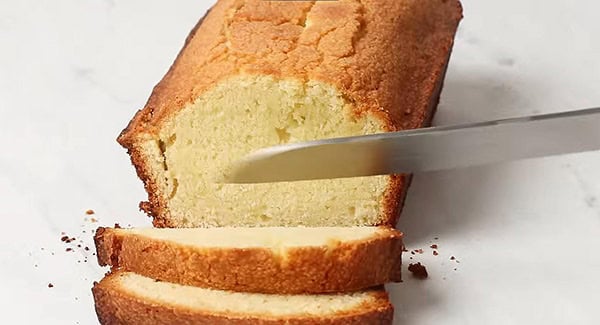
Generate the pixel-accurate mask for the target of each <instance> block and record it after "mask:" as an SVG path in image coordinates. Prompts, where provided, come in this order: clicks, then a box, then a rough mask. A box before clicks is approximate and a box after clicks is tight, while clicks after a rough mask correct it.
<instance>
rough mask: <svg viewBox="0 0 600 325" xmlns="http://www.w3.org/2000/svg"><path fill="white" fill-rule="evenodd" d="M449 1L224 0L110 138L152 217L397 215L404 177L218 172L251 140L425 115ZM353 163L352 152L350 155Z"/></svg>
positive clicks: (369, 126)
mask: <svg viewBox="0 0 600 325" xmlns="http://www.w3.org/2000/svg"><path fill="white" fill-rule="evenodd" d="M461 17H462V9H461V6H460V3H459V2H458V1H457V0H386V1H383V0H362V1H357V0H340V1H262V0H220V1H218V2H217V3H216V5H215V6H214V7H213V8H212V9H211V10H210V12H209V13H208V14H207V15H206V16H205V17H204V19H203V20H201V22H199V23H198V25H197V26H196V27H195V28H194V29H193V31H192V32H191V34H190V35H189V37H188V38H187V40H186V42H185V46H184V47H183V49H182V51H181V52H180V53H179V55H178V57H177V59H176V60H175V63H174V64H173V66H172V67H171V69H170V70H169V71H168V73H167V74H166V75H165V76H164V78H163V79H162V80H161V81H160V83H159V84H158V85H157V86H156V87H155V88H154V90H153V92H152V95H151V96H150V99H149V100H148V102H147V104H146V105H145V107H144V108H143V109H142V110H140V111H139V112H137V114H136V115H135V116H134V118H133V119H132V121H131V122H130V124H129V125H128V126H127V128H126V129H125V130H124V131H123V132H122V134H121V135H120V136H119V138H118V141H119V142H120V143H121V144H122V145H123V146H124V147H125V148H127V149H128V152H129V154H130V155H131V160H132V162H133V164H134V166H135V168H136V169H137V173H138V175H139V176H140V178H141V179H142V180H143V181H144V183H145V188H146V190H147V192H148V197H149V199H148V202H143V203H142V204H141V207H142V208H143V209H144V210H145V211H147V212H148V213H149V214H150V215H151V216H153V217H154V224H155V226H158V227H209V226H298V225H302V226H312V227H318V226H374V225H392V226H393V225H395V222H396V218H397V216H398V214H399V211H400V209H401V208H402V205H403V200H404V196H405V193H406V190H407V187H408V185H409V180H410V179H409V176H407V175H390V176H374V177H359V178H346V179H329V180H316V181H303V182H284V183H272V184H243V185H240V184H220V183H218V182H217V181H215V180H217V179H220V178H222V176H223V175H225V173H227V167H228V166H230V165H231V164H232V163H233V162H234V161H237V160H238V159H239V158H241V157H243V156H244V155H246V154H248V153H250V152H252V151H253V150H255V149H258V148H262V147H266V146H271V145H277V144H285V143H291V142H297V141H305V140H314V139H321V138H333V137H342V136H355V135H364V134H373V133H381V132H390V131H398V130H405V129H413V128H419V127H423V126H427V125H428V124H429V122H430V120H431V118H432V115H433V113H434V110H435V108H436V105H437V103H438V99H439V96H440V91H441V88H442V82H443V79H444V73H445V70H446V66H447V63H448V59H449V56H450V52H451V48H452V45H453V40H454V34H455V31H456V28H457V25H458V23H459V21H460V19H461ZM348 163H352V162H348Z"/></svg>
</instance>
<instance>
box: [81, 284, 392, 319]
mask: <svg viewBox="0 0 600 325" xmlns="http://www.w3.org/2000/svg"><path fill="white" fill-rule="evenodd" d="M92 292H93V295H94V300H95V302H96V313H97V314H98V319H99V320H100V323H101V324H146V325H154V324H156V325H158V324H206V325H219V324H240V325H241V324H243V325H250V324H262V325H268V324H298V325H300V324H330V325H334V324H356V325H365V324H391V323H392V317H393V307H392V305H391V304H390V302H389V299H388V296H387V293H386V292H385V290H383V289H371V290H367V291H360V292H355V293H347V294H323V295H269V294H260V293H240V292H232V291H221V290H214V289H204V288H198V287H192V286H183V285H179V284H173V283H168V282H161V281H157V280H154V279H151V278H147V277H144V276H141V275H138V274H135V273H131V272H116V273H113V274H110V275H108V276H106V277H105V278H104V279H103V280H102V281H100V283H96V284H95V285H94V287H93V288H92Z"/></svg>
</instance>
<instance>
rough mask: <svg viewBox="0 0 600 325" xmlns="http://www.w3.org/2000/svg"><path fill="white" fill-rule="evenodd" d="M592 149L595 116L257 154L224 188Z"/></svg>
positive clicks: (574, 114) (532, 119) (598, 121)
mask: <svg viewBox="0 0 600 325" xmlns="http://www.w3.org/2000/svg"><path fill="white" fill-rule="evenodd" d="M598 149H600V108H591V109H584V110H577V111H570V112H562V113H553V114H545V115H537V116H528V117H520V118H510V119H502V120H496V121H488V122H480V123H473V124H465V125H457V126H440V127H431V128H423V129H415V130H408V131H400V132H389V133H381V134H373V135H366V136H355V137H345V138H333V139H324V140H317V141H309V142H299V143H292V144H286V145H279V146H274V147H268V148H264V149H260V150H257V151H255V152H253V153H251V154H250V155H248V156H246V157H244V158H243V159H242V160H240V161H238V162H236V163H234V164H233V165H232V166H231V168H230V169H229V172H227V173H225V178H224V182H226V183H264V182H282V181H298V180H312V179H328V178H340V177H356V176H371V175H386V174H400V173H411V172H420V171H434V170H445V169H454V168H461V167H468V166H476V165H484V164H489V163H495V162H504V161H512V160H519V159H525V158H535V157H543V156H552V155H560V154H567V153H575V152H584V151H592V150H598Z"/></svg>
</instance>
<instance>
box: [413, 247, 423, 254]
mask: <svg viewBox="0 0 600 325" xmlns="http://www.w3.org/2000/svg"><path fill="white" fill-rule="evenodd" d="M415 252H417V253H419V254H423V250H422V249H421V248H419V249H416V250H415Z"/></svg>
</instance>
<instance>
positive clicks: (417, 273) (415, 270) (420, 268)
mask: <svg viewBox="0 0 600 325" xmlns="http://www.w3.org/2000/svg"><path fill="white" fill-rule="evenodd" d="M408 271H410V273H412V275H413V276H414V277H415V278H417V279H421V280H424V279H427V277H428V276H429V274H427V269H426V268H425V265H421V263H420V262H417V263H416V264H413V263H410V264H408Z"/></svg>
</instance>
